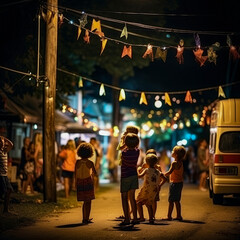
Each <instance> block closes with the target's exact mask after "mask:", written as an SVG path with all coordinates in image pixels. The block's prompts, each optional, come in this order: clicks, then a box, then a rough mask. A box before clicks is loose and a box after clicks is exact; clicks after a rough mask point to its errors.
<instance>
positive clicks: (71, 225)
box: [56, 223, 86, 228]
mask: <svg viewBox="0 0 240 240" xmlns="http://www.w3.org/2000/svg"><path fill="white" fill-rule="evenodd" d="M81 226H86V224H83V223H72V224H65V225H59V226H56V228H75V227H81Z"/></svg>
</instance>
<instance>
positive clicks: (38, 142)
mask: <svg viewBox="0 0 240 240" xmlns="http://www.w3.org/2000/svg"><path fill="white" fill-rule="evenodd" d="M33 142H34V145H35V156H34V158H35V177H36V178H40V176H42V174H43V145H42V134H41V133H36V134H35V135H34V141H33Z"/></svg>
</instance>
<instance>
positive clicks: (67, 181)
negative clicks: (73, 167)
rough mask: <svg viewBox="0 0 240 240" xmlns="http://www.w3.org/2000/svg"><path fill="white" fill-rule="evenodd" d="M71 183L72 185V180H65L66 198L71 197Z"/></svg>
mask: <svg viewBox="0 0 240 240" xmlns="http://www.w3.org/2000/svg"><path fill="white" fill-rule="evenodd" d="M71 183H72V179H71V178H64V189H65V196H66V198H68V197H69V194H70V190H71Z"/></svg>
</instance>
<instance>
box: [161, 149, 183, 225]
mask: <svg viewBox="0 0 240 240" xmlns="http://www.w3.org/2000/svg"><path fill="white" fill-rule="evenodd" d="M185 155H186V150H185V148H184V147H182V146H175V147H174V148H173V150H172V157H173V158H174V159H175V160H174V161H173V162H172V164H171V166H170V169H169V170H168V171H167V172H166V173H165V176H166V177H168V176H170V186H169V198H168V202H169V205H168V217H167V218H166V219H164V220H169V221H171V220H172V211H173V207H174V203H175V206H176V210H177V218H176V219H175V220H179V221H182V214H181V204H180V200H181V193H182V188H183V159H184V157H185Z"/></svg>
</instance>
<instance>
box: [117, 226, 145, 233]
mask: <svg viewBox="0 0 240 240" xmlns="http://www.w3.org/2000/svg"><path fill="white" fill-rule="evenodd" d="M113 229H115V230H118V231H132V232H133V231H140V229H139V228H138V227H135V226H134V225H133V224H129V225H126V226H116V227H113Z"/></svg>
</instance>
